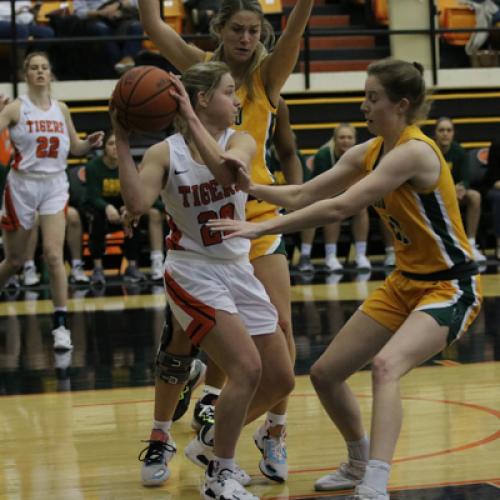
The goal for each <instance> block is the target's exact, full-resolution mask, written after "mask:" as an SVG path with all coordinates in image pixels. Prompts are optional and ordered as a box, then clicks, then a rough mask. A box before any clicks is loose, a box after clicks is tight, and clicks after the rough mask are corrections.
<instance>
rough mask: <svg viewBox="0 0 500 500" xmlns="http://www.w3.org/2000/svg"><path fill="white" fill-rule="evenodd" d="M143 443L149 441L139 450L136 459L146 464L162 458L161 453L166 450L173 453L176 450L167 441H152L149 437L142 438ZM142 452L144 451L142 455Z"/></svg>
mask: <svg viewBox="0 0 500 500" xmlns="http://www.w3.org/2000/svg"><path fill="white" fill-rule="evenodd" d="M142 442H143V443H149V445H148V446H146V448H144V449H143V450H141V452H140V453H139V456H138V457H137V459H138V460H139V461H140V462H145V463H146V465H149V464H151V463H155V462H159V461H162V460H163V455H164V453H165V452H166V451H167V452H169V453H175V452H176V451H177V450H176V448H175V446H172V445H171V444H170V443H168V442H167V441H165V442H163V441H152V440H149V439H146V440H143V441H142ZM144 452H146V454H145V456H144Z"/></svg>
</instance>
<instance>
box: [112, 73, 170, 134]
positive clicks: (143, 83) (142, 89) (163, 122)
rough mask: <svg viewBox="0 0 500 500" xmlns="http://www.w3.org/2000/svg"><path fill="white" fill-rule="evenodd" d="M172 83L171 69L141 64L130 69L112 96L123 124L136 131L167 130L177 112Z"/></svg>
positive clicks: (118, 116)
mask: <svg viewBox="0 0 500 500" xmlns="http://www.w3.org/2000/svg"><path fill="white" fill-rule="evenodd" d="M171 85H172V82H171V81H170V77H169V75H168V73H167V72H165V71H163V70H162V69H160V68H157V67H156V66H137V67H136V68H132V69H131V70H129V71H127V72H126V73H125V74H124V75H123V76H122V77H121V78H120V79H119V80H118V83H117V84H116V87H115V89H114V91H113V96H112V101H113V104H114V106H115V108H116V110H117V118H118V121H119V122H120V124H121V125H122V126H123V127H124V128H125V129H127V130H131V131H134V132H161V131H162V130H165V129H166V128H167V127H168V126H169V125H170V124H171V123H172V121H173V119H174V117H175V113H176V112H177V101H176V100H175V99H174V98H173V97H172V96H171V95H170V87H171Z"/></svg>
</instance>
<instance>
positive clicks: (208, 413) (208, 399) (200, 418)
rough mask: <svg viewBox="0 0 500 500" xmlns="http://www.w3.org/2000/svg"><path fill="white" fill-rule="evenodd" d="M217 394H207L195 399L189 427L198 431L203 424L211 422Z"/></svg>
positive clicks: (212, 421)
mask: <svg viewBox="0 0 500 500" xmlns="http://www.w3.org/2000/svg"><path fill="white" fill-rule="evenodd" d="M216 401H217V396H216V395H215V394H207V395H206V396H204V397H203V398H202V399H199V400H198V401H196V406H195V407H194V412H193V419H192V420H191V428H192V429H193V430H195V431H199V430H200V429H201V428H202V427H203V426H204V425H205V424H213V423H214V416H215V406H214V405H215V402H216Z"/></svg>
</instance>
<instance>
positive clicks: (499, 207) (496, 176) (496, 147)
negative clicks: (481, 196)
mask: <svg viewBox="0 0 500 500" xmlns="http://www.w3.org/2000/svg"><path fill="white" fill-rule="evenodd" d="M483 186H484V187H485V188H486V199H487V200H488V202H489V203H490V204H491V208H492V217H493V229H494V232H495V237H496V248H495V258H496V260H500V142H494V143H493V144H492V145H491V147H490V152H489V155H488V171H487V172H486V176H485V177H484V179H483Z"/></svg>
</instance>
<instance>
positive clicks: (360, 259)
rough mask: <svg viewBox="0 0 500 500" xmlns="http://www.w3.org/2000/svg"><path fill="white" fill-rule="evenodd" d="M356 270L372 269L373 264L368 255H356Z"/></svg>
mask: <svg viewBox="0 0 500 500" xmlns="http://www.w3.org/2000/svg"><path fill="white" fill-rule="evenodd" d="M356 268H357V269H363V270H369V269H371V268H372V264H371V262H370V261H369V260H368V257H367V256H366V255H356Z"/></svg>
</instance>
